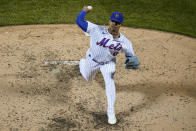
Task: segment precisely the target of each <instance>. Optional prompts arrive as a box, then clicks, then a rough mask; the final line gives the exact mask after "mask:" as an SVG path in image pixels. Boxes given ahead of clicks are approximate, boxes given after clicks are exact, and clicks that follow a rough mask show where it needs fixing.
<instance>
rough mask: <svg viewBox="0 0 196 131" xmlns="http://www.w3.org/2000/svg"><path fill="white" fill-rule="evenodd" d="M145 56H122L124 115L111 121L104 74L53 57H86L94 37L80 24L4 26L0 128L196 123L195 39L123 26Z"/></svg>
mask: <svg viewBox="0 0 196 131" xmlns="http://www.w3.org/2000/svg"><path fill="white" fill-rule="evenodd" d="M121 33H123V34H124V35H125V36H126V37H127V38H128V39H130V40H131V41H132V43H133V46H134V49H135V54H136V55H137V56H138V58H139V59H140V61H141V68H140V69H139V70H125V68H124V67H125V65H124V60H125V57H124V54H120V55H119V56H117V65H116V67H117V68H116V73H115V83H116V90H117V92H116V93H117V94H116V95H117V100H116V105H115V107H116V113H117V119H118V123H117V124H116V125H113V126H111V125H108V124H107V117H106V106H107V103H106V96H105V88H104V81H103V78H102V76H101V74H97V76H96V78H95V80H93V81H92V82H90V83H87V82H85V80H84V79H83V78H82V77H81V75H80V73H79V70H78V67H77V66H71V65H62V64H60V65H45V63H44V62H45V61H47V60H79V59H80V58H82V57H85V52H86V50H87V49H88V47H89V37H86V36H85V35H84V33H83V32H82V31H81V30H80V29H79V28H78V27H77V26H76V25H32V26H16V27H1V28H0V67H1V68H0V84H1V85H0V97H1V101H0V116H1V117H0V130H78V129H80V130H125V131H129V130H130V129H131V130H136V131H139V130H141V131H143V130H145V131H162V130H166V131H168V130H172V131H181V130H186V131H195V130H196V39H193V38H189V37H185V36H181V35H176V34H172V33H165V32H160V31H152V30H145V29H134V28H127V27H122V29H121Z"/></svg>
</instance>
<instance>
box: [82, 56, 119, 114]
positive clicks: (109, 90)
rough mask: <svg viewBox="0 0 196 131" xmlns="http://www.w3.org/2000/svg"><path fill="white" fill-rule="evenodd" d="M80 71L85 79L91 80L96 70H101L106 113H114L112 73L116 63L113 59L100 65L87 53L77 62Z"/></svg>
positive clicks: (114, 93)
mask: <svg viewBox="0 0 196 131" xmlns="http://www.w3.org/2000/svg"><path fill="white" fill-rule="evenodd" d="M79 68H80V73H81V74H82V76H83V77H84V78H85V79H86V81H89V80H92V79H93V78H94V77H95V75H96V72H97V71H99V70H100V71H101V73H102V75H103V78H104V81H105V89H106V96H107V104H108V108H107V114H115V111H114V104H115V96H116V89H115V83H114V78H113V75H114V73H115V68H116V63H115V62H114V61H110V62H108V63H107V64H104V65H101V64H99V63H96V62H94V61H93V60H92V59H91V58H90V57H89V56H88V55H87V56H86V59H81V60H80V63H79Z"/></svg>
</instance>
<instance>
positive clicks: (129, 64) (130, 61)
mask: <svg viewBox="0 0 196 131" xmlns="http://www.w3.org/2000/svg"><path fill="white" fill-rule="evenodd" d="M125 64H126V65H125V69H139V65H140V62H139V59H138V58H137V56H132V57H126V61H125Z"/></svg>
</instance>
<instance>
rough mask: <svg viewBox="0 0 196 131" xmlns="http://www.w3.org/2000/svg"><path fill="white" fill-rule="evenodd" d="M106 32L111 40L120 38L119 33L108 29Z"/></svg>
mask: <svg viewBox="0 0 196 131" xmlns="http://www.w3.org/2000/svg"><path fill="white" fill-rule="evenodd" d="M108 32H109V33H110V34H111V35H112V36H113V38H119V37H120V32H119V31H115V30H111V29H110V28H109V29H108Z"/></svg>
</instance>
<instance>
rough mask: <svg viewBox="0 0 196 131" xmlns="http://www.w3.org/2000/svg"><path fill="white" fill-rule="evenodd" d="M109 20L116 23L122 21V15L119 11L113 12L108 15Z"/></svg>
mask: <svg viewBox="0 0 196 131" xmlns="http://www.w3.org/2000/svg"><path fill="white" fill-rule="evenodd" d="M110 20H113V21H116V22H118V23H121V24H122V23H123V15H122V14H121V13H119V12H113V13H112V15H111V16H110Z"/></svg>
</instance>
